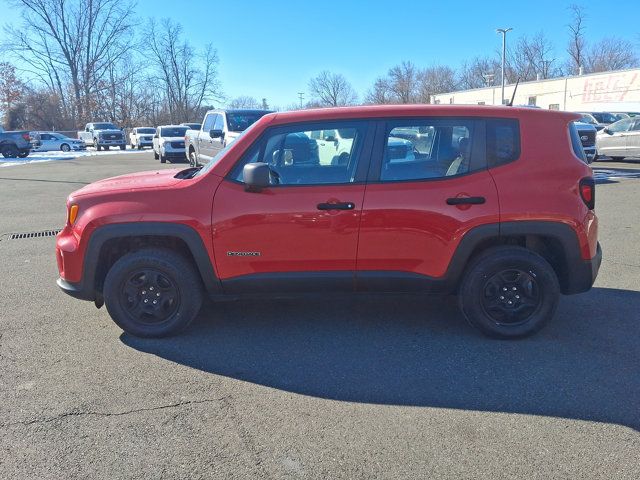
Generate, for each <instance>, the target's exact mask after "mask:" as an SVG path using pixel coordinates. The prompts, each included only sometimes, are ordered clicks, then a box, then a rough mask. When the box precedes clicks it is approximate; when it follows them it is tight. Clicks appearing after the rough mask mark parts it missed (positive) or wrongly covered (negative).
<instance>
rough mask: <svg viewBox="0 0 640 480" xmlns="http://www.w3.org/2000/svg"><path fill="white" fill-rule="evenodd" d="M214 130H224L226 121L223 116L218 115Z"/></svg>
mask: <svg viewBox="0 0 640 480" xmlns="http://www.w3.org/2000/svg"><path fill="white" fill-rule="evenodd" d="M213 129H214V130H224V120H223V119H222V115H216V120H215V122H213Z"/></svg>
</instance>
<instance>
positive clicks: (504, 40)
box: [496, 27, 513, 105]
mask: <svg viewBox="0 0 640 480" xmlns="http://www.w3.org/2000/svg"><path fill="white" fill-rule="evenodd" d="M511 30H513V28H511V27H509V28H496V32H497V33H501V34H502V92H501V94H500V104H501V105H504V59H505V56H506V54H507V32H510V31H511Z"/></svg>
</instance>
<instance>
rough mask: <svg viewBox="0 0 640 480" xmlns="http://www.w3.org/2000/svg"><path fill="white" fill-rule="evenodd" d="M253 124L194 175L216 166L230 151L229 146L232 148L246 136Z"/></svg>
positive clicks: (202, 173) (204, 172)
mask: <svg viewBox="0 0 640 480" xmlns="http://www.w3.org/2000/svg"><path fill="white" fill-rule="evenodd" d="M253 125H255V124H253ZM253 125H251V126H250V127H249V128H247V129H246V130H245V131H244V132H242V133H241V134H240V135H238V137H237V138H236V139H235V140H234V141H233V142H232V143H230V144H228V145H227V146H226V147H224V148H223V149H222V150H220V151H219V152H218V154H217V155H216V156H215V157H213V158H212V159H211V161H210V162H209V163H207V164H206V165H205V166H204V167H202V168H201V169H200V171H199V172H198V173H196V174H195V175H194V177H197V176H200V175H205V174H206V173H207V172H208V171H209V170H211V169H212V168H213V167H214V166H216V165H217V163H218V162H219V161H220V160H221V159H222V157H224V156H225V154H226V153H227V152H228V151H229V148H231V147H232V146H233V145H234V144H235V143H236V142H237V141H239V140H240V139H241V138H242V137H244V136H245V135H246V134H247V133H248V132H250V131H251V129H252V128H253Z"/></svg>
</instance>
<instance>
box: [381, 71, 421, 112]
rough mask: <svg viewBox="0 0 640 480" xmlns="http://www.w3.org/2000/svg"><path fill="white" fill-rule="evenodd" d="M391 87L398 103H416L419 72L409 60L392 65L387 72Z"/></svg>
mask: <svg viewBox="0 0 640 480" xmlns="http://www.w3.org/2000/svg"><path fill="white" fill-rule="evenodd" d="M387 76H388V78H389V89H390V90H391V92H392V93H393V96H394V97H395V100H396V101H397V102H398V103H415V102H416V99H417V95H418V81H419V78H418V77H419V72H418V69H417V68H416V66H415V65H414V64H413V63H411V62H408V61H403V62H402V63H401V64H399V65H396V66H395V67H392V68H391V69H390V70H389V73H388V74H387Z"/></svg>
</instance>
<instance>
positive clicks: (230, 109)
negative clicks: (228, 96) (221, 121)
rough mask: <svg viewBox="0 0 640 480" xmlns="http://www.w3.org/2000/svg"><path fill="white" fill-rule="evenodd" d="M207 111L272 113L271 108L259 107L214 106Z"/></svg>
mask: <svg viewBox="0 0 640 480" xmlns="http://www.w3.org/2000/svg"><path fill="white" fill-rule="evenodd" d="M209 113H263V114H267V113H274V112H273V110H262V109H259V108H216V109H214V110H209V111H208V112H207V114H209Z"/></svg>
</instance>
